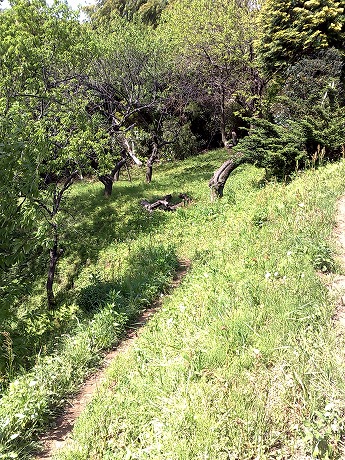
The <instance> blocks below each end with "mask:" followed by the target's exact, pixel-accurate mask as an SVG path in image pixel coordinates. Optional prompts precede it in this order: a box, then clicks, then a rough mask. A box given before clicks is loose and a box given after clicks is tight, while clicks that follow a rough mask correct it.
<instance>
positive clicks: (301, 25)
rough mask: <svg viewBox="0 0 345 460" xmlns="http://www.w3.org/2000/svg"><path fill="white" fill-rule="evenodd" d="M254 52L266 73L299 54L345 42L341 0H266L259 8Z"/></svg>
mask: <svg viewBox="0 0 345 460" xmlns="http://www.w3.org/2000/svg"><path fill="white" fill-rule="evenodd" d="M260 30H261V33H260V37H259V46H258V52H259V55H260V58H261V61H262V63H263V68H264V69H265V71H266V73H268V74H272V73H274V72H276V71H279V70H281V69H285V68H286V67H287V66H288V65H289V64H292V63H293V62H295V61H296V60H297V59H299V58H301V57H303V56H312V55H314V54H315V53H316V52H318V51H320V50H324V49H327V48H331V47H334V48H338V49H339V50H343V49H344V46H345V15H344V5H343V2H340V1H334V0H309V1H307V2H304V1H302V0H297V1H296V0H294V1H285V0H267V1H266V3H265V4H264V6H263V8H262V13H261V21H260Z"/></svg>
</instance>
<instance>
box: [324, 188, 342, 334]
mask: <svg viewBox="0 0 345 460" xmlns="http://www.w3.org/2000/svg"><path fill="white" fill-rule="evenodd" d="M334 235H335V237H336V241H337V246H338V260H339V263H340V265H341V266H342V267H344V268H345V195H343V196H342V197H341V198H340V199H339V200H338V203H337V213H336V226H335V229H334ZM328 288H329V290H330V292H331V294H333V295H334V297H335V299H336V310H335V314H334V317H333V319H334V323H335V327H336V328H338V329H339V332H340V333H344V331H345V276H344V275H335V276H333V278H332V282H331V283H330V284H328Z"/></svg>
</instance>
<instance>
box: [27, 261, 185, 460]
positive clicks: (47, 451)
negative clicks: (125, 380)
mask: <svg viewBox="0 0 345 460" xmlns="http://www.w3.org/2000/svg"><path fill="white" fill-rule="evenodd" d="M190 265H191V262H190V261H189V260H181V261H180V265H179V268H178V270H177V272H176V275H175V277H174V280H173V281H172V283H171V285H170V288H169V292H171V291H172V290H173V289H175V288H176V287H177V286H178V285H179V284H180V283H181V281H182V279H183V277H184V276H185V275H186V274H187V271H188V270H189V268H190ZM163 297H164V296H163ZM163 297H161V298H159V299H157V300H156V301H155V302H154V304H153V305H152V306H151V307H150V308H148V309H146V310H145V311H144V312H143V313H142V314H141V315H140V316H139V317H138V318H137V321H136V322H135V323H134V324H132V325H131V326H130V327H129V328H128V330H127V333H126V335H125V337H124V338H123V340H121V342H120V344H119V345H118V346H117V347H116V348H114V349H113V350H111V351H109V352H108V353H107V354H106V355H105V357H104V359H103V361H102V364H101V366H100V367H99V369H98V370H97V371H96V372H95V373H94V374H92V375H91V376H90V377H89V378H88V379H87V380H86V381H85V382H84V384H83V386H82V388H81V390H80V392H79V393H78V394H77V395H76V396H75V397H74V399H72V400H71V401H69V403H68V406H67V407H66V408H65V411H64V412H63V413H62V414H61V415H60V416H59V417H58V418H57V419H56V420H55V422H54V424H53V425H54V426H53V428H51V430H49V431H48V432H47V433H45V434H44V435H42V436H41V437H40V439H39V442H40V443H41V445H42V450H41V451H40V452H39V453H38V454H36V457H35V459H36V460H41V459H45V460H49V459H51V458H52V455H53V454H54V453H55V452H56V451H57V450H58V449H61V448H62V447H64V446H65V445H66V443H67V441H68V439H69V435H70V433H71V431H72V430H73V427H74V424H75V421H76V419H77V418H78V417H79V415H80V414H81V413H82V412H83V410H84V409H85V407H86V405H87V404H88V402H89V401H90V400H91V399H92V397H93V395H94V394H95V393H96V392H97V390H98V388H100V387H101V386H102V384H103V382H104V381H105V375H106V372H107V369H108V367H109V366H110V364H111V363H112V361H113V360H114V359H115V358H116V356H117V355H118V354H120V353H123V352H124V351H126V350H127V349H128V348H129V347H131V346H133V344H134V342H135V340H136V339H137V337H138V336H139V335H140V333H141V332H142V329H143V327H144V325H145V324H146V323H147V321H148V320H149V319H150V318H151V317H152V316H153V315H154V314H155V313H156V311H157V310H158V309H159V308H160V307H161V305H162V299H163Z"/></svg>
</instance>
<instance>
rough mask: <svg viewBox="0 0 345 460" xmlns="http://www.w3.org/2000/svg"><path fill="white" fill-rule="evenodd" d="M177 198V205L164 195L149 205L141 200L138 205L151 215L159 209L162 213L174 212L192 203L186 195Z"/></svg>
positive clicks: (168, 196) (182, 194) (169, 196)
mask: <svg viewBox="0 0 345 460" xmlns="http://www.w3.org/2000/svg"><path fill="white" fill-rule="evenodd" d="M178 197H179V198H180V200H181V201H179V202H177V203H175V202H174V200H173V196H172V195H166V196H164V197H163V198H161V199H159V200H156V201H154V202H153V203H150V202H149V201H148V200H141V202H140V204H141V206H143V208H145V209H146V210H147V211H148V212H150V213H151V212H153V211H155V210H156V209H160V210H162V211H176V209H177V208H180V207H182V206H186V205H187V204H189V203H190V202H191V201H192V200H191V198H190V196H188V195H187V194H186V193H180V194H179V195H178Z"/></svg>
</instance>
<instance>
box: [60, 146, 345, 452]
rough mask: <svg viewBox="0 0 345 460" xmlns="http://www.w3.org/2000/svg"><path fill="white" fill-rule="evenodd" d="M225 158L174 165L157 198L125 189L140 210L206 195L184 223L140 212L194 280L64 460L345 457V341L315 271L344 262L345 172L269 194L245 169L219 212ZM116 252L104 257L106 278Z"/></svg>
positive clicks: (154, 241)
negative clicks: (217, 177) (340, 208)
mask: <svg viewBox="0 0 345 460" xmlns="http://www.w3.org/2000/svg"><path fill="white" fill-rule="evenodd" d="M219 156H220V153H219V152H218V153H216V154H215V153H210V154H208V155H206V156H203V157H199V158H196V159H191V160H188V161H186V162H184V163H178V164H177V165H176V166H175V165H174V166H172V167H169V166H164V167H162V168H161V169H160V172H159V174H158V173H157V174H156V176H155V179H154V183H153V184H152V185H151V186H150V187H149V188H148V187H147V186H143V185H141V184H139V183H138V184H134V185H129V184H121V185H120V186H119V190H120V191H121V192H120V197H119V199H120V200H121V199H124V197H125V196H127V194H128V193H129V194H130V196H131V197H132V198H133V199H134V201H133V202H132V203H133V205H132V206H133V209H134V206H136V203H137V200H138V199H139V198H140V197H144V196H145V197H148V198H151V197H152V196H155V195H156V196H157V195H160V194H165V193H168V192H172V191H178V192H180V191H183V192H189V193H191V194H192V195H193V196H194V198H195V202H194V204H193V205H192V206H191V207H190V208H185V209H180V210H179V211H178V212H176V213H175V214H163V213H157V214H155V215H152V216H145V215H143V214H140V216H141V217H140V219H141V220H140V225H139V227H138V226H136V227H135V229H134V230H133V233H131V238H133V240H136V239H141V242H142V244H144V242H147V241H150V244H151V245H153V246H154V247H155V246H157V245H158V246H159V245H161V244H163V243H164V244H165V243H166V242H167V241H168V242H169V243H170V244H172V245H174V246H175V247H176V249H177V252H178V254H179V256H180V257H188V258H190V259H191V260H192V263H193V265H192V270H191V271H190V273H189V275H188V276H187V278H186V279H185V280H184V282H183V285H182V286H181V287H180V288H178V289H177V290H176V291H175V292H174V294H173V295H171V296H169V297H168V298H166V300H165V302H164V306H163V308H162V310H161V311H160V312H159V313H158V314H157V315H156V316H155V318H154V319H153V320H152V321H151V322H150V324H149V326H148V327H147V328H146V331H145V333H144V334H143V335H142V336H141V337H140V339H139V340H138V342H137V344H136V346H135V348H134V349H133V350H130V351H129V352H128V353H126V354H125V355H123V356H121V357H119V358H118V359H117V360H116V362H115V363H114V364H113V366H112V367H111V370H110V371H109V381H108V384H107V385H106V386H105V388H104V390H103V391H101V392H100V394H99V395H98V396H97V397H96V398H95V399H94V401H93V402H92V404H91V405H90V406H89V408H88V410H87V411H86V413H85V414H84V415H83V416H82V417H81V418H80V419H79V421H78V423H77V426H76V428H75V430H74V440H75V441H74V443H73V444H72V446H71V447H69V449H66V450H65V451H64V452H62V453H60V454H59V455H58V456H57V458H59V459H65V460H67V459H68V460H72V459H73V460H77V459H156V460H159V459H169V460H173V459H181V460H182V459H186V460H187V459H211V460H221V459H254V458H255V459H266V458H267V459H268V458H274V459H278V458H284V459H290V458H293V457H294V455H296V458H302V457H303V455H311V454H313V455H314V456H316V457H318V458H337V457H338V456H339V452H340V449H341V446H340V441H339V440H340V437H341V433H342V431H343V426H342V414H343V411H344V365H343V359H342V356H341V351H340V350H341V346H342V345H344V344H343V339H342V338H340V337H338V338H336V336H335V332H334V331H333V327H332V322H331V317H332V313H333V310H334V305H333V304H332V301H331V300H330V299H329V298H328V296H327V292H326V289H325V287H324V286H323V285H322V283H321V281H320V279H319V278H318V276H317V275H316V272H315V268H317V267H319V268H323V267H324V266H327V267H333V269H334V266H335V265H334V263H333V260H332V247H333V241H332V240H331V229H332V225H333V219H334V210H335V201H336V198H337V197H338V196H339V195H340V194H342V193H343V192H344V185H345V184H344V170H345V164H344V163H341V164H336V165H330V166H327V167H326V168H322V169H320V170H319V171H316V172H309V173H306V174H302V175H301V176H300V177H298V178H297V179H296V180H295V181H293V182H292V183H291V184H289V185H287V186H286V185H283V184H275V183H271V184H268V185H266V186H265V187H260V180H261V178H262V172H261V171H258V170H256V169H255V168H253V167H249V166H244V167H241V168H239V169H238V170H237V171H236V172H235V173H234V174H233V175H232V177H231V179H230V180H229V184H228V185H227V187H226V190H225V197H224V198H223V199H222V200H221V201H219V202H217V203H214V204H210V203H209V199H208V190H207V183H206V179H207V178H208V177H209V176H210V173H209V172H210V169H212V168H213V167H214V166H215V164H217V163H218V162H219V159H220V158H219ZM182 174H183V175H182ZM184 181H185V182H184ZM157 216H159V217H157ZM129 218H130V217H129ZM135 219H137V217H134V220H135ZM133 222H134V221H133ZM134 223H135V222H134ZM140 226H141V228H142V232H141V233H139V234H138V233H137V232H138V230H139V231H140ZM128 228H129V229H131V228H132V227H131V225H129V227H128ZM119 244H122V243H119ZM108 250H109V248H108V247H107V248H106V247H105V248H104V250H102V251H101V252H100V253H99V254H98V259H97V260H98V262H97V263H98V267H101V265H102V264H103V268H104V270H107V269H108V265H109V257H108V255H109V253H108V252H107V251H108ZM107 254H108V255H107ZM114 263H119V262H118V261H115V262H114V261H113V262H111V265H112V264H114ZM107 264H108V265H107Z"/></svg>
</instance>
